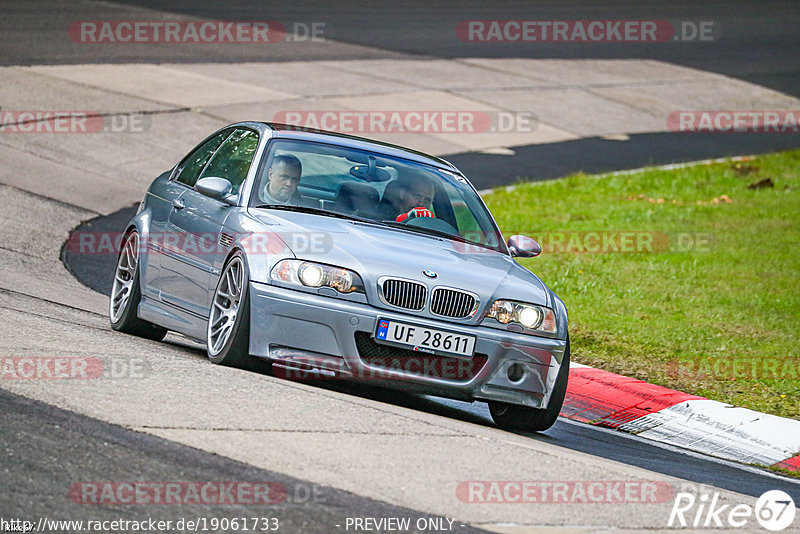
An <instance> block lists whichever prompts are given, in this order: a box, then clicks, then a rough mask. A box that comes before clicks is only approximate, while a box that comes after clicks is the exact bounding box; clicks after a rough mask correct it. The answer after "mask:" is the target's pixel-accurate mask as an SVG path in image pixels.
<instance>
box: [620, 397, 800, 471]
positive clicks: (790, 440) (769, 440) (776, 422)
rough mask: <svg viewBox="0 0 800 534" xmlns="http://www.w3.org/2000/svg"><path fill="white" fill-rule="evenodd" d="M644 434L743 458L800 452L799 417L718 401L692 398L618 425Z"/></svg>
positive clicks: (762, 460)
mask: <svg viewBox="0 0 800 534" xmlns="http://www.w3.org/2000/svg"><path fill="white" fill-rule="evenodd" d="M619 430H622V431H625V432H632V433H636V434H638V435H639V436H640V437H643V438H647V439H652V440H654V441H660V442H662V443H669V444H672V445H676V446H678V447H682V448H686V449H691V450H694V451H698V452H702V453H704V454H708V455H710V456H716V457H719V458H725V459H728V460H734V461H737V462H743V463H758V464H763V465H772V464H775V463H777V462H780V461H783V460H786V459H787V458H790V457H791V456H793V455H794V454H796V453H797V452H800V421H797V420H794V419H786V418H783V417H778V416H775V415H770V414H764V413H760V412H756V411H753V410H748V409H747V408H740V407H735V406H731V405H730V404H724V403H722V402H717V401H713V400H705V399H704V400H689V401H684V402H681V403H679V404H676V405H675V406H670V407H669V408H665V409H663V410H661V411H659V412H656V413H654V414H651V415H646V416H645V417H642V418H640V419H636V420H634V421H631V422H629V423H626V424H624V425H622V426H620V427H619Z"/></svg>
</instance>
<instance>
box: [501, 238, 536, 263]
mask: <svg viewBox="0 0 800 534" xmlns="http://www.w3.org/2000/svg"><path fill="white" fill-rule="evenodd" d="M508 251H509V252H511V255H512V256H515V257H517V258H532V257H534V256H538V255H539V254H541V253H542V247H541V245H539V243H537V242H536V240H535V239H533V238H530V237H528V236H525V235H512V236H511V237H509V238H508Z"/></svg>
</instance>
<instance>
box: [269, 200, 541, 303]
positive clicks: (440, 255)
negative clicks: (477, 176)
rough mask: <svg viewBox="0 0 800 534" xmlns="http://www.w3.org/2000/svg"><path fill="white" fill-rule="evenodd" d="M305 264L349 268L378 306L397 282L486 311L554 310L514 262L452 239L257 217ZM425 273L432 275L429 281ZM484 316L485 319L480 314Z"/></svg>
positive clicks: (292, 216)
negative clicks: (462, 293) (383, 288)
mask: <svg viewBox="0 0 800 534" xmlns="http://www.w3.org/2000/svg"><path fill="white" fill-rule="evenodd" d="M257 218H258V219H260V220H261V221H262V222H263V223H265V224H267V225H268V227H269V231H270V232H274V233H275V234H277V235H279V236H280V237H281V239H282V240H283V241H284V242H285V243H286V245H287V246H288V248H289V249H290V250H291V252H292V254H293V255H294V256H295V257H297V258H299V259H304V260H310V261H317V262H321V263H326V264H330V265H337V266H340V267H346V268H348V269H352V270H354V271H356V272H357V273H358V274H359V275H360V276H361V278H362V280H363V281H364V284H365V286H366V288H367V296H368V298H369V299H370V302H373V303H375V302H377V281H378V279H379V278H380V277H382V276H393V277H398V278H406V279H411V280H416V281H419V282H421V283H423V284H425V285H427V286H428V288H429V289H432V288H433V287H436V286H447V287H451V288H458V289H463V290H467V291H471V292H473V293H476V294H477V295H478V296H479V297H480V301H481V307H486V306H488V305H490V304H491V302H493V301H494V299H497V298H508V299H513V300H519V301H524V302H530V303H533V304H540V305H545V306H549V305H550V299H549V295H548V293H549V292H548V290H547V288H546V287H545V285H544V284H543V283H542V281H541V280H539V278H538V277H536V276H535V275H534V274H533V273H531V272H530V271H528V270H527V269H525V268H523V267H521V266H520V265H519V264H517V263H516V262H515V261H514V260H513V259H512V258H511V257H510V256H508V255H506V254H502V253H499V252H495V251H492V250H489V249H485V248H481V247H473V246H469V245H466V244H464V243H461V242H458V241H454V240H451V239H447V238H440V237H434V236H429V235H425V234H421V233H418V232H414V231H410V230H405V229H396V228H391V227H386V226H380V225H376V224H370V223H362V222H358V221H350V220H344V219H337V218H334V217H326V216H321V215H315V214H306V213H297V212H291V213H289V212H279V211H273V212H268V213H264V214H260V215H257ZM423 271H433V272H435V273H436V277H435V278H433V279H432V278H429V277H427V276H425V275H424V274H423ZM479 315H480V314H479Z"/></svg>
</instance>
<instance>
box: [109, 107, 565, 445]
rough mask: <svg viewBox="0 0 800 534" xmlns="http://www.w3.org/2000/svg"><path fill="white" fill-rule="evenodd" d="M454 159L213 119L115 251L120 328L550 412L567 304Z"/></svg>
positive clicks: (154, 188)
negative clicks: (216, 126) (527, 260)
mask: <svg viewBox="0 0 800 534" xmlns="http://www.w3.org/2000/svg"><path fill="white" fill-rule="evenodd" d="M540 251H541V250H540V247H539V245H538V244H537V243H536V241H534V240H533V239H530V238H528V237H525V236H521V235H516V236H511V237H510V238H509V239H508V241H505V240H504V238H503V236H502V234H501V233H500V231H499V229H498V227H497V224H496V223H495V221H494V219H493V218H492V216H491V214H490V213H489V211H488V209H487V208H486V206H485V205H484V203H483V201H482V200H481V198H480V196H479V195H478V194H477V192H476V191H475V189H474V187H473V186H472V185H471V184H470V182H469V181H468V180H467V179H466V178H465V177H464V175H463V174H462V173H461V172H460V171H459V170H458V169H456V168H455V167H454V166H453V165H451V164H450V163H448V162H447V161H444V160H442V159H438V158H435V157H432V156H428V155H425V154H422V153H419V152H415V151H412V150H407V149H403V148H401V147H397V146H393V145H388V144H384V143H379V142H375V141H369V140H367V139H362V138H357V137H351V136H345V135H339V134H334V133H329V132H322V131H309V130H303V131H300V130H298V129H297V128H293V127H291V126H284V125H279V124H268V123H261V122H241V123H237V124H232V125H230V126H227V127H225V128H222V129H221V130H219V131H217V132H215V133H214V134H212V135H211V136H210V137H208V138H207V139H205V140H204V141H203V142H201V143H200V144H199V145H197V147H195V148H194V149H193V150H192V151H191V152H190V153H189V154H188V155H187V156H186V157H184V158H183V159H182V160H181V161H180V162H179V163H178V164H177V165H176V166H175V167H174V168H172V169H171V170H169V171H167V172H165V173H164V174H162V175H161V176H159V177H158V178H156V179H155V181H153V183H152V184H151V185H150V188H149V189H148V191H147V193H146V195H145V197H144V200H142V202H141V204H140V206H139V210H138V212H137V214H136V216H135V217H134V218H133V219H132V220H131V221H130V223H129V225H128V227H127V229H126V231H125V236H124V238H123V241H122V245H121V248H120V254H119V258H118V261H117V263H116V272H115V277H114V283H113V288H112V292H111V298H110V304H109V317H110V320H111V325H112V327H113V328H114V329H116V330H119V331H122V332H127V333H130V334H135V335H139V336H144V337H147V338H150V339H158V340H160V339H163V337H164V336H165V334H166V332H167V331H169V330H172V331H175V332H180V333H182V334H184V335H186V336H188V337H190V338H193V339H197V340H201V341H203V342H204V343H205V344H206V346H207V352H208V357H209V359H210V360H211V361H212V362H214V363H218V364H223V365H231V366H243V365H245V364H247V363H248V362H249V361H252V360H251V359H252V358H262V359H265V360H266V361H269V362H271V365H272V369H273V372H275V373H276V374H279V375H283V376H286V377H290V378H291V377H298V378H308V377H317V378H325V377H332V378H340V377H341V378H349V379H352V380H357V381H361V382H369V383H374V384H376V385H379V386H381V387H394V388H400V389H403V390H406V391H412V392H418V393H423V394H430V395H438V396H442V397H449V398H454V399H460V400H466V401H476V400H477V401H486V402H488V403H489V408H490V411H491V414H492V417H493V419H494V420H495V422H496V423H497V424H498V425H499V426H500V427H502V428H506V429H510V430H519V431H540V430H545V429H547V428H549V427H550V426H552V424H553V423H554V422H555V420H556V417H557V416H558V412H559V410H560V408H561V404H562V402H563V399H564V394H565V391H566V387H567V377H568V369H569V336H568V331H567V328H568V324H567V322H568V319H567V310H566V308H565V306H564V303H563V302H562V301H561V300H560V299H559V298H558V297H557V296H556V295H555V294H553V292H552V291H550V289H548V288H547V286H545V285H544V283H543V282H542V281H541V280H540V279H539V278H538V277H537V276H535V275H534V274H533V273H531V272H530V271H528V270H527V269H525V268H523V267H522V266H520V265H519V264H518V263H516V261H515V260H514V258H515V257H526V256H535V255H537V254H539V252H540Z"/></svg>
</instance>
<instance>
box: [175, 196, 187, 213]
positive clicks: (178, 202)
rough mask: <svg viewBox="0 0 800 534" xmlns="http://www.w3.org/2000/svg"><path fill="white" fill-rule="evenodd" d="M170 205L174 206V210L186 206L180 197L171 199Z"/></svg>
mask: <svg viewBox="0 0 800 534" xmlns="http://www.w3.org/2000/svg"><path fill="white" fill-rule="evenodd" d="M172 207H173V208H175V209H176V210H182V209H183V208H185V207H186V204H185V203H184V202H183V200H182V199H180V198H176V199H175V200H173V201H172Z"/></svg>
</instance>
